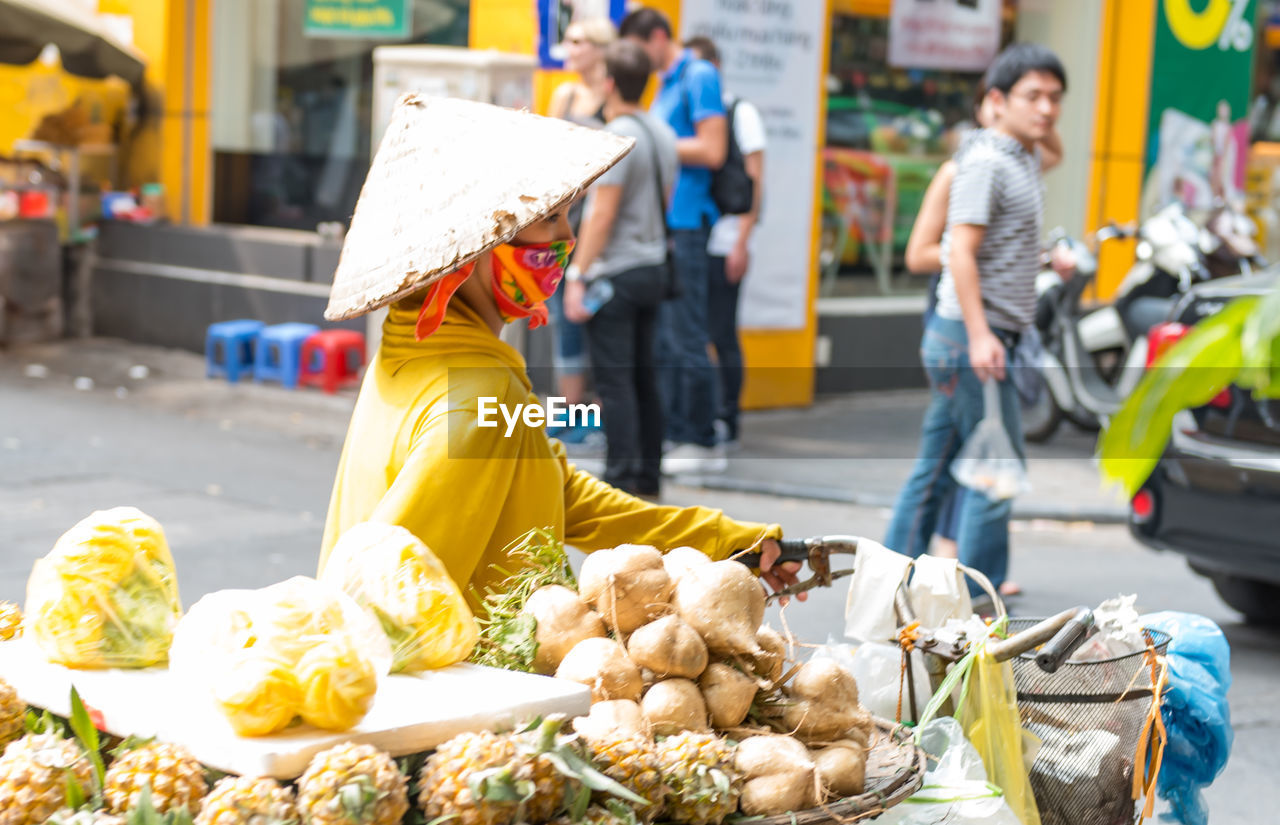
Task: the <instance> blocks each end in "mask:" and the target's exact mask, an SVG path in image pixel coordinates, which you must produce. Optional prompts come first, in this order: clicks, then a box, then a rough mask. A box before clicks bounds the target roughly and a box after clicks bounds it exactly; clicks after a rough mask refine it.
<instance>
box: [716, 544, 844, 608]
mask: <svg viewBox="0 0 1280 825" xmlns="http://www.w3.org/2000/svg"><path fill="white" fill-rule="evenodd" d="M858 541H859V539H858V537H857V536H816V537H814V538H808V539H781V540H779V541H778V544H779V545H780V546H781V548H782V554H781V555H779V556H778V559H777V560H776V561H775V562H774V564H775V565H777V564H783V563H785V562H791V561H794V562H800V563H802V564H808V565H809V569H810V570H811V571H813V575H812V576H810V577H809V578H807V579H804V580H802V581H799V582H797V583H795V584H793V585H791V586H790V587H787V588H784V589H783V590H779V591H778V592H777V593H773V594H772V595H770V596H769V599H770V600H771V601H772V600H774V599H779V598H782V597H783V596H794V595H796V594H797V593H803V592H804V591H806V590H812V589H813V588H815V587H830V586H831V583H832V582H833V581H835V580H836V579H839V578H843V577H845V576H848V575H852V573H853V571H852V570H841V571H839V572H835V573H833V572H832V571H831V554H832V553H844V554H848V555H853V554H854V553H856V552H857V550H858ZM734 558H735V559H737V560H738V561H740V562H742V563H743V564H745V565H747V566H748V567H751V568H755V569H759V567H760V554H759V553H743V554H742V555H739V556H734Z"/></svg>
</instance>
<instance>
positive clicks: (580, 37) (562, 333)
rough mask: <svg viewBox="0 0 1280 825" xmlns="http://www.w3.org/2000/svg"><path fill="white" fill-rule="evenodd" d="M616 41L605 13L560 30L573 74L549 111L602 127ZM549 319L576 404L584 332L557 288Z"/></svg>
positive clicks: (570, 431) (578, 215)
mask: <svg viewBox="0 0 1280 825" xmlns="http://www.w3.org/2000/svg"><path fill="white" fill-rule="evenodd" d="M616 39H617V32H616V31H615V30H614V28H613V23H611V22H610V21H609V19H608V18H607V17H600V18H591V19H585V20H584V19H579V20H577V21H575V22H573V23H570V24H569V27H568V29H567V30H566V31H565V39H564V41H563V42H564V48H565V61H564V67H565V69H566V70H567V71H571V72H576V73H577V75H578V76H577V77H576V78H574V79H572V80H566V81H565V82H563V83H561V84H560V85H559V86H557V87H556V88H555V91H553V92H552V93H551V104H550V106H549V107H548V114H550V115H551V116H552V117H558V118H561V119H563V120H568V121H572V122H573V123H577V124H578V125H580V126H590V127H592V128H595V129H598V128H600V127H602V126H604V99H605V89H604V85H605V81H604V76H605V70H604V50H605V47H606V46H608V45H609V44H610V43H612V42H614V40H616ZM582 203H583V201H582V199H578V200H577V201H575V202H574V204H573V205H572V206H570V207H569V226H570V227H572V229H573V231H574V232H575V233H576V232H577V231H578V227H579V225H580V223H581V221H582ZM547 306H548V307H550V309H551V317H552V320H553V322H554V335H555V346H554V349H553V358H552V364H553V365H554V367H555V373H556V390H557V392H558V394H559V395H560V397H561V398H564V399H565V402H566V403H567V404H580V403H582V402H583V401H584V400H586V394H587V375H586V370H587V343H586V333H585V332H584V331H583V329H582V326H581V325H580V324H576V323H574V322H573V321H571V320H569V319H568V318H566V317H565V314H564V298H563V295H562V294H561V292H560V291H559V290H557V291H556V292H555V294H553V295H552V296H551V299H550V300H549V301H548V302H547ZM593 423H594V422H592V423H588V422H585V421H579V422H577V424H576V425H574V426H571V425H568V424H566V425H565V426H563V427H549V428H548V429H547V434H548V435H550V436H552V437H553V438H558V439H560V440H561V441H564V442H567V443H570V444H574V443H580V442H582V441H583V440H585V439H586V438H587V437H589V436H590V434H591V433H592V432H595V431H596V427H595V426H592V424H593Z"/></svg>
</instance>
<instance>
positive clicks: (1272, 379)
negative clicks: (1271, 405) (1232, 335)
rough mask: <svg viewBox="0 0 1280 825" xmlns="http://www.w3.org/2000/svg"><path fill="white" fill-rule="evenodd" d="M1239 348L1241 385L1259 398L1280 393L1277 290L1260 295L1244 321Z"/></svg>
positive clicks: (1279, 327) (1278, 302) (1272, 396)
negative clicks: (1260, 297) (1256, 303)
mask: <svg viewBox="0 0 1280 825" xmlns="http://www.w3.org/2000/svg"><path fill="white" fill-rule="evenodd" d="M1240 349H1241V353H1242V356H1243V357H1242V368H1241V371H1240V385H1241V386H1243V387H1246V388H1248V389H1251V390H1253V391H1254V393H1255V394H1256V395H1258V396H1259V397H1268V398H1274V397H1276V396H1277V395H1280V289H1277V290H1272V291H1271V292H1270V293H1268V294H1267V295H1265V296H1263V297H1262V299H1261V300H1260V301H1259V302H1258V305H1257V309H1256V310H1255V311H1254V312H1252V313H1250V315H1249V317H1248V318H1247V319H1246V320H1245V322H1244V328H1243V330H1242V331H1241V334H1240Z"/></svg>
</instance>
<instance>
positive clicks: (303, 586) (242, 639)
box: [169, 576, 391, 736]
mask: <svg viewBox="0 0 1280 825" xmlns="http://www.w3.org/2000/svg"><path fill="white" fill-rule="evenodd" d="M390 667H391V647H390V645H389V644H388V642H387V638H386V636H385V635H384V634H383V632H382V629H381V628H380V627H378V625H377V624H376V623H375V622H374V621H373V619H372V618H371V617H370V616H369V614H368V613H366V612H365V611H364V610H363V609H361V607H360V606H359V605H358V604H356V603H355V601H354V600H352V599H351V597H349V596H347V595H346V594H345V593H343V592H342V591H340V590H337V589H335V588H333V587H330V586H328V585H325V584H322V583H320V582H318V581H316V580H314V579H309V578H306V577H303V576H297V577H295V578H292V579H289V580H288V581H284V582H281V583H279V584H275V585H272V586H270V587H266V588H263V589H261V590H219V591H217V592H216V593H210V594H209V595H207V596H205V597H204V598H203V599H201V600H200V601H198V602H196V603H195V604H194V605H192V607H191V610H189V611H188V612H187V615H185V616H183V617H182V621H181V622H179V623H178V627H177V629H176V630H175V631H174V635H173V646H172V648H171V649H170V654H169V669H170V671H171V672H172V673H173V674H174V676H175V677H176V678H177V679H178V680H179V681H180V682H182V683H183V685H184V690H185V691H186V692H187V693H188V694H189V695H193V696H200V697H204V698H205V699H206V700H207V701H209V702H211V703H212V704H213V705H214V706H215V707H216V708H217V709H218V710H219V711H221V712H222V714H223V715H224V716H225V717H226V718H227V721H228V722H230V723H231V727H232V728H233V729H234V730H235V731H236V733H238V734H240V735H241V736H264V735H267V734H271V733H276V732H278V731H280V730H283V729H284V728H286V727H288V726H289V725H290V724H291V723H292V722H293V720H294V719H295V718H296V717H298V716H301V717H302V719H303V721H304V722H307V723H309V724H312V725H314V726H316V727H322V728H325V729H328V730H348V729H350V728H352V727H354V726H355V725H356V724H358V723H359V722H360V720H361V719H362V718H364V715H365V713H366V712H367V711H368V709H369V706H370V705H371V704H372V703H373V698H374V696H375V694H376V693H377V689H378V680H379V679H380V678H381V677H382V676H384V675H385V674H386V673H387V672H388V671H389V670H390Z"/></svg>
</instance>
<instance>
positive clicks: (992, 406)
mask: <svg viewBox="0 0 1280 825" xmlns="http://www.w3.org/2000/svg"><path fill="white" fill-rule="evenodd" d="M982 399H983V415H982V420H981V421H979V422H978V426H977V427H974V429H973V432H972V433H970V434H969V438H968V439H967V440H966V441H965V442H964V446H963V447H961V448H960V454H959V455H957V456H956V457H955V460H954V461H952V462H951V475H952V476H954V477H955V479H956V481H958V482H960V483H961V484H963V485H964V486H965V487H968V488H969V489H971V490H976V491H977V492H979V493H982V494H983V495H985V496H986V497H987V498H990V499H994V500H1002V499H1010V498H1015V497H1017V496H1020V495H1023V494H1024V493H1027V492H1030V490H1031V480H1030V478H1028V477H1027V468H1026V465H1025V464H1023V461H1022V458H1021V457H1020V456H1019V455H1018V452H1017V451H1016V450H1014V448H1013V442H1012V441H1010V440H1009V433H1008V432H1006V431H1005V428H1004V420H1003V416H1002V414H1001V412H1000V384H999V382H997V381H996V380H995V379H991V380H989V381H987V382H986V383H984V384H983V385H982Z"/></svg>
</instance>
